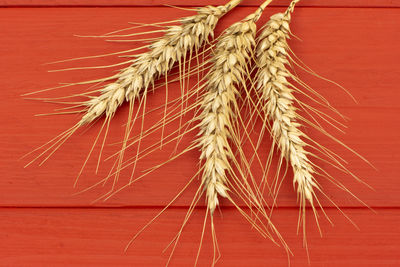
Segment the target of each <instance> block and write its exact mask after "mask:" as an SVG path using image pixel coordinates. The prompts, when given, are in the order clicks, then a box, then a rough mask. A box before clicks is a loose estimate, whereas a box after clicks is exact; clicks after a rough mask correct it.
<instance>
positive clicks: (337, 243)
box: [0, 208, 400, 267]
mask: <svg viewBox="0 0 400 267" xmlns="http://www.w3.org/2000/svg"><path fill="white" fill-rule="evenodd" d="M185 212H186V210H185V209H172V210H169V211H167V212H166V213H165V214H164V215H163V216H162V217H160V218H159V219H158V220H157V221H156V222H155V223H154V224H152V225H151V226H150V228H148V229H147V230H146V231H145V232H143V234H142V235H141V236H140V237H139V238H138V239H137V240H136V241H135V243H133V245H132V246H131V248H130V249H129V250H128V252H127V253H126V254H124V253H123V249H124V247H125V246H126V244H127V242H128V241H129V239H130V238H131V237H132V236H133V235H134V234H135V233H136V231H138V230H139V229H140V228H141V227H142V226H143V225H145V224H146V223H147V222H148V220H150V219H151V218H152V217H153V216H154V215H155V214H156V213H157V210H153V209H43V208H42V209H20V208H19V209H1V210H0V228H1V233H0V249H1V261H2V264H3V265H5V266H26V265H29V266H61V265H64V264H68V266H82V265H84V266H109V265H112V266H128V265H129V266H150V265H151V266H155V265H157V266H160V265H164V264H165V263H166V261H167V259H168V256H169V253H170V250H167V252H166V253H164V254H162V253H161V251H162V250H163V249H164V248H165V247H166V245H167V244H168V243H169V242H170V240H171V239H172V238H173V237H174V235H175V234H176V232H177V231H178V230H179V227H180V224H181V223H182V220H183V217H184V216H185ZM344 212H346V213H347V214H348V215H349V216H350V217H351V218H352V219H353V220H354V222H355V223H357V225H358V226H359V228H360V230H359V231H357V230H356V229H355V228H354V226H353V225H351V224H350V223H349V222H348V221H346V219H344V218H343V216H341V215H340V214H338V213H337V212H335V211H333V210H330V209H329V210H327V213H328V214H329V216H331V219H332V220H333V221H334V222H335V227H330V225H329V224H328V223H327V222H326V221H325V220H321V228H322V231H323V237H322V238H321V237H320V236H319V234H318V231H317V229H316V227H315V225H313V224H311V223H310V224H309V227H308V229H307V231H308V239H307V240H308V245H309V252H310V262H311V264H312V265H317V266H339V265H342V266H363V267H364V266H371V267H372V266H374V267H375V266H398V265H399V264H400V255H399V253H398V247H399V245H400V235H399V226H398V222H399V219H400V210H399V209H381V210H378V214H373V213H371V212H370V211H367V210H364V209H349V210H347V209H345V210H344ZM222 213H223V218H222V217H220V216H219V215H216V217H215V228H216V233H217V238H218V244H219V248H220V251H221V258H220V260H219V262H218V266H243V265H244V264H246V265H249V266H265V265H266V264H268V265H269V266H282V265H285V264H287V260H288V259H287V255H286V253H285V251H284V250H283V249H282V248H279V247H277V246H276V245H274V244H273V243H272V242H271V241H269V240H266V239H264V238H262V237H261V236H260V235H259V234H258V233H257V232H255V231H254V229H251V227H250V226H249V225H248V223H247V222H246V221H244V219H243V218H242V217H241V216H240V215H239V214H238V212H237V211H235V210H234V209H223V210H222ZM308 215H311V214H308ZM203 219H204V210H196V211H195V213H194V215H193V217H192V218H190V221H189V224H188V225H187V227H186V228H185V229H184V232H183V235H182V237H181V240H180V243H179V245H178V246H177V249H176V251H175V255H174V257H173V258H172V262H171V266H183V265H184V266H188V265H192V264H193V263H194V260H195V257H196V253H197V249H198V245H199V240H200V236H201V229H202V226H203ZM273 219H274V223H275V225H276V227H277V228H278V229H279V230H280V232H281V234H282V236H283V238H284V239H285V240H286V242H287V244H288V245H289V246H290V248H291V250H292V252H293V253H294V255H295V256H294V257H290V263H291V266H309V265H308V262H307V254H306V251H305V249H304V248H303V247H302V238H301V235H297V234H296V224H297V210H296V209H282V210H281V209H278V210H276V211H275V215H274V217H273ZM309 222H310V220H309ZM211 259H212V243H211V236H210V230H209V222H208V227H207V228H206V232H205V235H204V242H203V246H202V250H201V254H200V259H199V266H205V265H210V263H211Z"/></svg>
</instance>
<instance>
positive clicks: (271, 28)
mask: <svg viewBox="0 0 400 267" xmlns="http://www.w3.org/2000/svg"><path fill="white" fill-rule="evenodd" d="M297 2H299V0H295V1H293V2H292V3H291V4H290V6H289V8H288V9H287V11H286V12H285V13H278V14H275V15H273V16H272V17H271V19H270V20H269V21H268V23H267V25H266V26H265V28H264V30H263V31H262V33H261V34H260V36H259V43H258V46H257V63H258V66H259V69H258V73H257V78H256V79H257V90H258V91H259V94H260V95H261V96H262V99H263V100H264V101H265V104H264V106H263V109H264V112H265V115H266V116H267V117H268V118H269V119H270V120H272V121H273V124H272V129H271V134H272V136H273V138H274V141H275V142H276V144H277V146H278V147H279V149H280V151H281V156H282V157H283V158H285V159H286V160H287V161H288V162H290V165H291V167H292V169H293V173H294V177H293V183H294V185H295V186H296V185H297V193H298V196H299V199H300V201H301V203H302V204H304V200H307V201H308V202H309V203H310V204H311V205H312V206H313V195H314V189H315V188H318V185H317V183H316V181H315V178H314V173H315V170H314V168H313V165H312V164H311V161H310V159H309V158H308V156H307V155H308V152H307V151H306V149H305V148H306V146H307V144H306V143H305V142H304V141H303V137H305V134H304V133H303V132H302V131H301V130H300V127H301V124H300V123H298V122H297V118H298V115H297V113H296V108H295V106H294V103H293V102H294V101H295V97H294V95H293V91H294V89H293V87H292V85H291V84H290V83H289V82H288V80H287V78H288V77H291V76H292V75H291V74H290V71H289V70H288V69H287V67H286V65H287V64H289V61H288V57H287V55H288V49H287V48H288V44H287V39H288V38H289V34H290V28H289V23H290V19H291V13H292V12H293V10H294V6H295V4H296V3H297Z"/></svg>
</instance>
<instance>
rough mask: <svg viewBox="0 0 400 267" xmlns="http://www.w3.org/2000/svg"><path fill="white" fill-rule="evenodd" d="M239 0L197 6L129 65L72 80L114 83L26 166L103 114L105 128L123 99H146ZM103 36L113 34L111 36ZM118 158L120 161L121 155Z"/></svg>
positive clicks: (105, 87) (183, 61)
mask: <svg viewBox="0 0 400 267" xmlns="http://www.w3.org/2000/svg"><path fill="white" fill-rule="evenodd" d="M240 2H241V0H231V1H230V2H228V3H227V4H226V5H222V6H218V7H214V6H206V7H202V8H198V9H197V14H196V15H194V16H189V17H185V18H181V19H180V20H178V21H180V25H176V26H167V27H166V29H165V30H162V31H161V32H164V33H165V34H164V36H163V37H161V38H158V39H157V40H156V41H154V42H153V43H151V44H150V45H146V46H144V47H141V48H148V49H149V51H148V52H145V53H141V54H139V55H135V56H134V59H132V60H130V61H128V63H130V66H129V67H127V68H124V69H122V70H121V71H120V72H119V73H118V74H116V75H113V76H111V77H107V78H104V79H97V80H92V81H86V82H80V83H75V84H90V83H98V82H106V81H109V80H115V81H114V82H111V83H109V84H107V85H106V86H104V87H103V88H102V89H100V90H99V91H100V95H99V96H95V97H92V96H89V98H90V100H88V101H85V102H83V103H82V104H81V105H77V106H84V107H85V109H84V111H83V112H84V114H83V115H82V117H81V119H80V120H79V121H78V122H77V123H76V124H75V125H74V126H73V127H71V128H70V129H68V130H66V131H64V132H63V133H61V134H60V135H59V136H57V137H56V138H54V139H52V140H50V141H49V142H47V143H46V144H44V145H43V146H41V147H39V148H37V149H35V150H34V151H37V150H38V149H41V148H44V147H45V146H48V147H47V148H46V149H45V150H44V151H43V152H42V153H40V154H39V155H38V156H37V157H35V158H34V159H33V160H32V161H30V162H29V163H28V164H27V165H26V166H28V165H30V164H31V163H33V162H34V161H35V160H37V159H38V158H40V157H42V156H43V155H45V154H46V153H48V152H49V155H48V156H46V157H45V158H44V160H43V161H42V162H41V163H40V164H43V163H44V162H45V161H46V160H47V159H48V158H49V157H50V156H51V155H52V154H53V153H54V152H55V151H56V150H57V149H58V148H59V147H60V146H61V145H62V144H63V143H64V142H65V141H66V140H67V139H68V138H69V137H70V136H71V135H72V134H73V133H74V132H76V131H77V130H78V129H79V128H81V127H82V126H83V125H87V124H90V123H92V122H94V121H96V120H97V119H98V118H100V117H101V116H103V115H104V114H105V115H106V119H105V121H104V124H103V127H104V125H105V124H106V123H107V128H106V129H107V130H108V125H109V122H110V120H111V119H112V117H113V116H114V114H115V112H116V110H117V109H118V107H119V106H120V105H122V103H124V102H125V101H128V102H130V103H131V104H130V110H131V109H132V105H133V102H134V100H135V99H140V98H142V99H145V96H146V94H147V91H148V89H149V88H150V87H152V88H154V83H155V81H156V80H157V79H158V78H160V77H161V76H165V77H167V75H168V73H169V71H170V70H171V69H172V68H173V66H174V65H175V63H178V64H179V65H181V64H184V63H185V61H186V56H187V54H188V53H189V52H190V53H192V52H197V51H198V50H199V48H200V47H201V46H202V45H203V44H204V43H205V42H206V41H208V40H209V38H210V37H213V34H214V33H213V32H214V28H215V26H216V25H217V22H218V20H219V19H220V18H221V17H222V16H223V15H225V14H226V13H227V12H229V11H230V10H232V9H233V8H234V7H236V6H237V5H238V4H239V3H240ZM106 36H107V37H113V36H112V35H106ZM115 36H116V35H114V37H115ZM114 54H115V53H114ZM167 83H168V81H167V78H166V84H167ZM42 91H45V90H42ZM39 92H41V91H39ZM83 95H86V94H83ZM78 112H82V111H78ZM129 119H131V118H129ZM129 126H131V127H132V126H133V123H132V122H130V121H128V124H127V133H126V136H125V139H126V138H127V136H128V134H129V132H130V129H128V128H129ZM103 127H102V128H101V131H102V130H103ZM107 130H106V133H107ZM101 131H100V133H101ZM100 133H99V135H100ZM98 137H99V136H98ZM98 137H97V138H96V141H95V144H96V142H97V140H98ZM104 139H105V137H104ZM125 141H126V140H125ZM95 144H94V145H95ZM103 144H104V141H103ZM94 145H93V146H94ZM92 150H93V147H92ZM92 150H91V151H92ZM122 150H124V149H122ZM34 151H32V152H34ZM32 152H31V153H32ZM90 153H91V152H89V155H88V158H89V156H90ZM88 158H87V159H86V161H87V160H88ZM99 160H100V158H99ZM120 160H122V159H121V157H120ZM86 161H85V164H86ZM85 164H84V165H85ZM98 165H99V163H98ZM83 167H84V166H83ZM83 167H82V169H81V172H82V170H83ZM81 172H80V173H81ZM79 175H80V174H79ZM79 175H78V177H79Z"/></svg>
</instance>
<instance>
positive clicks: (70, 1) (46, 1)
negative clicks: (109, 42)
mask: <svg viewBox="0 0 400 267" xmlns="http://www.w3.org/2000/svg"><path fill="white" fill-rule="evenodd" d="M289 2H290V1H289V0H275V1H273V3H271V6H287V5H288V4H289ZM211 3H212V4H213V5H222V4H225V3H226V1H225V0H216V1H212V2H210V1H204V0H190V1H181V0H140V1H137V0H128V1H127V0H113V1H108V0H0V6H5V7H7V6H11V7H12V6H20V7H21V6H27V7H29V6H38V7H40V6H73V7H79V6H95V7H98V6H105V7H107V6H112V7H116V6H133V7H135V6H161V5H166V4H168V5H177V6H202V5H209V4H211ZM260 3H261V1H260V0H246V1H243V3H241V6H256V5H259V4H260ZM298 5H299V6H305V7H400V3H399V1H396V0H329V1H327V0H307V1H302V2H300V3H299V4H298Z"/></svg>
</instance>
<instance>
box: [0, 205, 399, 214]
mask: <svg viewBox="0 0 400 267" xmlns="http://www.w3.org/2000/svg"><path fill="white" fill-rule="evenodd" d="M239 206H240V208H241V209H243V210H248V209H249V208H248V207H247V206H241V205H239ZM164 208H165V206H162V205H120V206H117V205H114V206H89V205H86V206H85V205H80V206H79V205H78V206H68V205H57V206H39V205H36V206H35V205H23V206H17V205H14V206H12V205H10V206H7V205H4V206H0V210H2V209H4V210H9V209H27V210H28V209H48V210H54V209H65V210H70V209H77V210H88V209H95V210H103V209H104V210H109V209H115V210H161V209H164ZM188 208H189V206H187V205H175V206H170V207H168V209H167V210H186V209H188ZM265 208H266V207H265ZM339 208H340V209H342V210H343V209H346V210H370V211H371V213H374V212H376V211H377V210H400V207H398V206H371V207H369V208H368V207H365V206H350V205H343V206H340V207H339ZM195 209H196V210H203V209H204V210H205V209H206V206H205V205H199V206H196V207H195ZM235 209H236V207H234V206H223V207H221V212H222V213H223V212H224V210H235ZM278 209H279V210H298V209H299V207H298V206H289V205H282V206H279V207H278V208H274V210H278ZM306 209H307V210H312V208H311V207H306ZM316 209H317V210H318V211H320V210H321V208H320V207H316ZM323 209H324V210H337V209H338V208H337V207H335V206H326V207H323Z"/></svg>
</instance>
